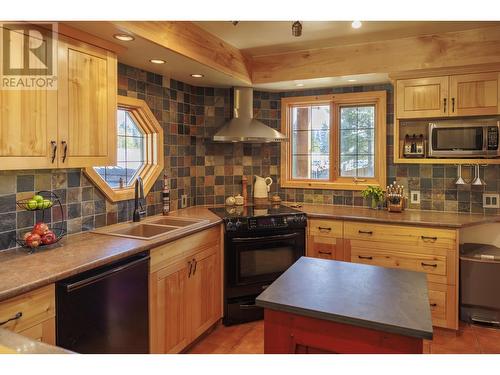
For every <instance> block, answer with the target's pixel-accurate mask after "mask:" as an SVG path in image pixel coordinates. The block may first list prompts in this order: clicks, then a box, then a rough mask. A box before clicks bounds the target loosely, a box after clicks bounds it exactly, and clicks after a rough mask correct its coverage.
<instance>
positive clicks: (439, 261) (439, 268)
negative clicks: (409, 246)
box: [351, 248, 446, 276]
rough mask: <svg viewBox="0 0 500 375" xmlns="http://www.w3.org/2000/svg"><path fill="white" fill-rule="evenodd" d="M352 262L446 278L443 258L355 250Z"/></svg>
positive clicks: (444, 258) (352, 250)
mask: <svg viewBox="0 0 500 375" xmlns="http://www.w3.org/2000/svg"><path fill="white" fill-rule="evenodd" d="M351 262H353V263H364V264H372V265H375V266H382V267H389V268H402V269H406V270H410V271H417V272H425V273H427V274H430V275H440V276H446V257H442V256H435V255H424V254H412V253H402V252H398V253H393V252H390V251H375V250H370V249H363V248H353V249H351Z"/></svg>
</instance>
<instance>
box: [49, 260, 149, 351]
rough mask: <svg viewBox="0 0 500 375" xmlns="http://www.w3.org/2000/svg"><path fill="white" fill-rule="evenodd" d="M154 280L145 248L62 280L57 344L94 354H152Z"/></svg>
mask: <svg viewBox="0 0 500 375" xmlns="http://www.w3.org/2000/svg"><path fill="white" fill-rule="evenodd" d="M148 278H149V255H148V253H147V252H144V253H140V254H138V255H135V256H132V257H130V258H127V259H124V260H121V261H118V262H116V263H113V264H111V265H107V266H104V267H100V268H97V269H94V270H91V271H87V272H84V273H81V274H79V275H76V276H73V277H70V278H68V279H65V280H62V281H60V282H58V283H57V284H56V285H57V286H56V293H57V297H56V308H57V314H56V320H57V326H56V335H57V345H58V346H61V347H63V348H66V349H69V350H72V351H74V352H77V353H88V354H108V353H109V354H122V353H137V354H141V353H148V352H149V319H148V285H149V282H148Z"/></svg>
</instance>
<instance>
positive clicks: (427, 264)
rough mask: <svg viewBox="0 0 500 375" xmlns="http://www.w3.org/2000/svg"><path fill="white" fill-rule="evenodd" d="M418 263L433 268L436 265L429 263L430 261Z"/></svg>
mask: <svg viewBox="0 0 500 375" xmlns="http://www.w3.org/2000/svg"><path fill="white" fill-rule="evenodd" d="M420 264H421V265H422V267H434V268H436V267H437V266H438V265H437V264H430V263H424V262H421V263H420Z"/></svg>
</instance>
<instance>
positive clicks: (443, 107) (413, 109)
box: [396, 77, 448, 118]
mask: <svg viewBox="0 0 500 375" xmlns="http://www.w3.org/2000/svg"><path fill="white" fill-rule="evenodd" d="M396 95H397V97H396V101H397V117H398V118H422V117H441V116H446V115H447V114H448V108H447V107H448V105H447V101H448V77H431V78H417V79H404V80H398V81H397V85H396Z"/></svg>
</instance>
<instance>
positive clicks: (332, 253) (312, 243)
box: [307, 235, 344, 260]
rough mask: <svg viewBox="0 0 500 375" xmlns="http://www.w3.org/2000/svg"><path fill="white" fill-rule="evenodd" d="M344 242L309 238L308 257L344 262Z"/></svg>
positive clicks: (326, 238) (317, 237)
mask: <svg viewBox="0 0 500 375" xmlns="http://www.w3.org/2000/svg"><path fill="white" fill-rule="evenodd" d="M343 242H344V241H343V240H342V239H340V238H331V237H323V236H311V235H309V236H308V238H307V256H309V257H313V258H321V259H335V260H344V246H343Z"/></svg>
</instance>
